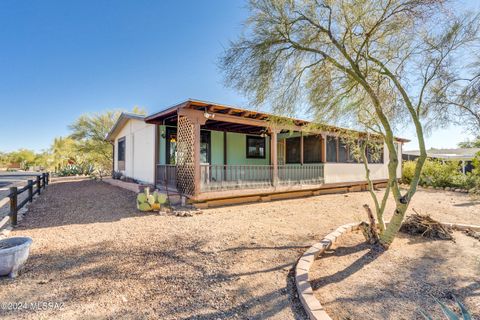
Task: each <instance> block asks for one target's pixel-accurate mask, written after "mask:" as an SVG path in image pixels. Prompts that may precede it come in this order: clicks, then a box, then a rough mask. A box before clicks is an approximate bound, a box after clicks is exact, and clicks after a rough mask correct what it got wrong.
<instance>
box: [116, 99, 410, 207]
mask: <svg viewBox="0 0 480 320" xmlns="http://www.w3.org/2000/svg"><path fill="white" fill-rule="evenodd" d="M345 132H354V131H352V130H346V129H341V128H337V127H330V126H323V127H320V126H318V127H315V126H312V124H311V123H309V122H308V121H304V120H298V119H290V118H282V117H277V116H273V115H270V114H266V113H262V112H258V111H251V110H244V109H239V108H236V107H232V106H227V105H222V104H218V103H211V102H205V101H200V100H192V99H189V100H187V101H185V102H182V103H180V104H177V105H174V106H172V107H169V108H167V109H165V110H162V111H160V112H157V113H154V114H152V115H149V116H145V117H144V116H139V115H133V114H128V113H123V114H122V115H121V116H120V118H119V119H118V121H117V123H116V124H115V126H114V127H113V128H112V130H111V131H110V133H109V134H108V136H107V140H109V141H111V143H112V145H113V147H114V163H113V167H114V170H115V171H119V172H121V173H122V174H123V175H124V176H126V177H130V178H133V179H135V180H138V181H140V182H143V183H148V184H154V185H155V186H156V187H157V188H159V189H163V190H165V189H168V190H174V191H176V192H178V193H180V194H181V195H183V196H185V197H187V198H188V199H189V200H190V201H191V202H193V203H196V204H197V205H199V206H200V205H203V206H208V205H219V204H224V203H225V204H227V203H239V202H250V201H260V200H264V201H265V200H270V199H280V198H287V197H296V196H307V195H316V194H321V193H332V192H341V191H353V190H364V189H365V188H366V180H365V169H364V165H363V164H362V163H358V162H357V161H356V160H355V159H354V157H353V156H352V152H350V150H349V145H348V144H347V143H345V142H344V141H343V140H342V134H343V133H345ZM357 133H358V132H357ZM359 134H362V133H359ZM363 134H364V135H366V134H365V133H363ZM405 142H408V140H405V139H400V138H396V144H397V146H398V148H397V150H398V156H399V159H400V158H401V155H402V145H403V143H405ZM379 153H380V154H381V156H377V157H370V156H369V159H370V161H371V162H372V163H370V165H369V168H370V171H371V172H370V176H371V179H372V180H373V182H374V183H375V184H385V182H386V181H387V179H388V169H387V162H388V152H386V148H385V147H384V146H383V145H381V146H380V152H379ZM397 170H398V176H399V177H400V176H401V164H399V166H398V169H397Z"/></svg>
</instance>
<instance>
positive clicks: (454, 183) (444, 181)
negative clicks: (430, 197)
mask: <svg viewBox="0 0 480 320" xmlns="http://www.w3.org/2000/svg"><path fill="white" fill-rule="evenodd" d="M415 165H416V161H405V162H404V163H403V173H402V181H403V182H405V183H410V182H411V181H412V177H413V174H414V171H415ZM476 170H477V169H476ZM419 184H420V185H422V186H432V187H440V188H445V187H451V188H460V189H467V190H470V189H472V188H480V175H479V174H476V172H475V171H474V172H473V173H467V174H466V175H464V174H462V172H461V169H460V162H459V161H446V162H445V163H442V162H440V161H436V160H427V161H425V165H424V166H423V169H422V174H421V176H420V181H419Z"/></svg>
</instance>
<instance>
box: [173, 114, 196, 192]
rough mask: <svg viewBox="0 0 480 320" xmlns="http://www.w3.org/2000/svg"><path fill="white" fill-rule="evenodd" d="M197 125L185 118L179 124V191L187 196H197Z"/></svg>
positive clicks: (182, 117)
mask: <svg viewBox="0 0 480 320" xmlns="http://www.w3.org/2000/svg"><path fill="white" fill-rule="evenodd" d="M194 146H195V125H194V123H193V122H192V121H191V120H190V119H188V118H187V117H185V116H178V123H177V189H178V191H179V192H180V193H182V194H185V195H193V194H195V165H194V163H195V152H194V148H195V147H194Z"/></svg>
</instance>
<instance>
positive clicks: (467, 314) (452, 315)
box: [420, 298, 473, 320]
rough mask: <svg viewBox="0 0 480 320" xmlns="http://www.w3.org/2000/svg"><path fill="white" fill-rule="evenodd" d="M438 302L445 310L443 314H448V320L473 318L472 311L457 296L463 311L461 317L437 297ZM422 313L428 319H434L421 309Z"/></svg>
mask: <svg viewBox="0 0 480 320" xmlns="http://www.w3.org/2000/svg"><path fill="white" fill-rule="evenodd" d="M435 301H436V302H437V304H438V305H439V306H440V308H441V309H442V311H443V314H444V315H445V316H446V318H447V319H448V320H472V319H473V318H472V315H471V314H470V311H468V309H467V308H466V307H465V305H463V304H462V303H461V302H460V301H458V299H457V298H455V302H456V303H457V305H458V308H459V309H460V312H461V317H460V316H459V315H457V314H456V313H455V312H454V311H453V310H452V309H450V308H449V307H447V306H446V305H445V304H444V303H443V302H441V301H440V300H437V299H435ZM420 314H421V315H422V316H423V317H424V318H425V319H426V320H433V318H432V316H431V315H429V314H427V313H426V312H425V311H422V310H420Z"/></svg>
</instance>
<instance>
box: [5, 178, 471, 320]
mask: <svg viewBox="0 0 480 320" xmlns="http://www.w3.org/2000/svg"><path fill="white" fill-rule="evenodd" d="M134 200H135V193H133V192H131V191H127V190H124V189H121V188H118V187H113V186H110V185H108V184H106V183H104V182H98V181H92V180H88V179H86V180H84V181H67V182H61V181H59V182H54V183H53V184H51V185H49V187H48V188H47V190H46V192H44V193H43V194H42V196H41V197H39V198H38V199H37V200H36V201H35V202H34V203H33V204H32V205H31V206H30V208H29V212H28V213H27V215H26V216H25V218H24V220H22V221H21V222H20V223H19V225H18V227H17V228H15V229H14V231H13V232H12V234H11V236H29V237H31V238H33V239H34V242H33V245H32V247H31V255H30V258H29V260H28V263H27V264H26V266H25V268H24V270H23V272H22V273H21V276H20V277H18V278H17V279H15V280H11V279H8V278H2V279H1V280H0V287H1V290H0V301H2V302H4V303H9V302H12V303H19V302H22V301H25V302H34V301H50V302H52V303H57V304H58V305H57V306H58V307H57V308H46V309H45V310H32V309H31V308H30V309H29V308H26V309H24V310H6V309H3V310H0V313H1V317H2V319H38V318H44V319H72V318H82V317H85V316H86V315H88V317H89V318H92V317H93V318H99V319H100V318H101V319H116V318H118V317H122V316H123V317H128V318H161V319H187V318H188V319H218V318H228V319H266V318H272V319H306V314H305V313H304V311H303V308H302V306H301V304H300V302H299V300H298V298H297V296H296V289H295V285H294V283H293V268H294V265H295V264H296V261H297V259H298V258H299V257H300V256H301V254H302V253H303V252H304V251H305V250H306V249H307V248H308V247H309V246H310V245H312V244H313V243H315V242H317V241H318V240H319V239H321V238H322V237H323V236H325V235H326V234H327V233H329V232H330V231H332V230H333V229H335V228H336V227H338V226H339V225H342V224H345V223H350V222H356V221H360V220H363V218H364V212H363V209H362V204H363V203H364V202H365V201H367V202H368V201H369V200H370V198H369V197H368V195H367V194H366V193H365V192H355V193H348V194H333V195H322V196H317V197H309V198H302V199H293V200H283V201H274V202H268V203H256V204H246V205H238V206H229V207H222V208H215V209H206V210H203V212H202V213H201V214H197V215H194V216H193V217H176V216H172V215H165V214H162V215H159V214H156V213H141V212H139V211H137V209H136V208H135V201H134ZM411 207H412V208H414V209H415V210H417V211H419V212H422V213H425V214H427V213H428V214H430V215H432V217H434V218H436V219H438V220H441V221H448V222H458V223H464V222H466V221H468V222H469V223H471V224H477V225H480V215H479V214H478V212H479V209H480V203H478V202H475V201H472V200H471V198H470V197H469V196H468V195H467V194H462V193H455V192H446V191H443V190H442V191H437V190H420V191H419V192H418V193H417V195H416V197H415V198H414V200H413V202H412V206H411ZM389 211H392V208H391V207H389V208H387V212H389ZM359 237H360V236H358V235H357V236H355V237H353V238H351V239H350V240H348V241H347V242H345V243H340V244H339V246H338V247H337V248H336V249H335V250H333V251H331V252H330V253H329V254H328V255H327V256H325V258H322V259H319V260H318V261H317V262H316V264H317V266H318V268H316V269H315V271H313V272H312V273H311V277H312V279H314V282H313V285H314V286H315V290H316V295H317V297H319V298H320V299H321V300H323V301H322V302H323V303H325V307H326V309H327V310H328V311H334V312H335V313H334V314H332V317H333V318H334V319H349V318H348V316H347V314H348V313H349V312H357V311H358V312H360V311H361V312H362V313H361V314H365V317H364V318H362V316H355V317H354V319H380V318H381V319H399V318H398V317H396V316H398V314H403V315H404V316H405V319H411V318H415V312H416V309H417V307H418V306H423V305H422V301H423V300H424V299H428V297H425V296H423V294H425V295H428V294H430V293H439V294H440V295H439V297H441V298H445V299H451V298H450V296H449V295H450V294H455V295H456V296H457V297H459V298H461V299H462V300H463V299H465V303H467V304H468V306H470V307H471V312H472V314H474V315H477V316H478V315H479V309H478V290H479V288H478V282H476V283H475V282H474V279H473V278H472V277H473V276H474V275H475V270H478V269H474V268H475V267H477V268H478V261H477V264H476V265H475V259H478V257H476V256H472V255H471V253H472V252H473V251H472V250H473V248H469V247H468V246H472V245H476V246H477V247H476V248H477V249H476V250H478V245H479V244H480V242H478V241H477V243H476V244H475V242H474V241H473V240H474V239H473V238H468V239H467V238H466V236H464V235H461V234H459V235H458V237H457V238H458V240H457V243H456V244H453V243H447V242H443V241H433V242H430V241H427V240H422V239H421V238H419V239H418V238H415V239H409V238H406V237H405V236H402V235H400V236H399V237H398V239H397V240H395V241H396V242H394V245H393V247H392V248H391V249H390V250H388V251H387V252H385V253H384V257H380V258H379V259H378V260H377V261H373V262H372V264H370V265H366V266H362V267H361V268H358V267H355V265H357V264H358V261H359V260H362V259H363V260H365V259H367V260H368V259H369V258H368V254H369V253H368V250H369V248H368V246H367V245H364V244H361V238H359ZM462 244H466V245H467V246H466V247H465V246H463V247H462V249H461V250H460V251H459V252H458V256H457V255H455V254H454V253H452V251H451V250H454V249H455V246H460V245H462ZM444 246H447V247H449V248H450V249H448V250H447V251H445V252H443V251H442V248H443V247H444ZM351 248H355V250H353V251H352V249H351ZM399 248H406V249H401V250H400V251H399ZM408 248H415V249H417V248H418V250H414V251H409V250H408ZM442 252H443V253H442ZM477 252H478V251H477ZM399 255H401V256H399ZM430 255H433V258H432V259H429V257H430ZM463 258H468V259H467V260H465V259H463ZM331 259H335V260H336V262H335V264H334V266H335V267H334V268H323V267H322V263H324V262H328V261H329V260H331ZM383 259H385V260H388V261H389V263H388V264H387V265H384V266H383V267H381V268H380V269H378V270H377V271H375V268H376V266H378V264H382V262H384V261H385V260H383ZM452 259H453V260H452ZM337 260H338V261H337ZM402 261H403V263H405V262H406V261H409V262H418V263H419V264H420V266H422V268H416V269H415V270H413V271H412V270H411V269H410V268H411V267H412V266H414V264H407V265H404V264H402ZM396 262H399V265H398V266H397V264H396ZM460 262H461V263H460ZM459 263H460V264H461V265H462V267H461V268H460V269H457V270H456V271H455V268H453V266H455V265H458V264H459ZM392 264H395V265H392ZM397 267H398V268H397ZM405 269H408V270H410V271H411V274H409V275H414V277H411V278H410V279H409V280H408V281H409V282H403V281H402V279H398V280H397V281H396V282H392V283H395V284H394V288H395V293H391V294H394V295H395V297H403V298H401V299H400V300H399V301H402V302H401V303H402V310H398V309H395V308H383V307H382V306H377V305H375V307H373V308H369V310H368V312H366V313H363V312H365V308H366V307H365V305H366V304H368V305H370V301H369V300H368V299H369V298H372V297H375V294H378V290H382V288H383V285H385V286H389V285H390V284H389V283H387V282H388V281H389V280H391V279H390V278H386V279H385V281H386V282H385V283H382V284H381V286H379V287H376V288H370V291H365V290H366V289H365V286H367V287H369V285H368V282H365V281H363V280H362V279H365V278H367V279H368V278H369V276H370V275H371V274H372V273H375V272H381V271H382V272H383V271H384V272H385V277H392V278H395V277H396V276H397V273H396V270H398V272H399V273H400V272H404V271H405ZM448 272H450V273H448ZM446 273H448V275H449V277H448V278H443V277H444V275H445V274H446ZM335 274H336V276H335ZM476 275H478V273H477V274H476ZM328 279H331V281H329V280H328ZM416 279H417V280H418V279H423V280H422V281H427V282H428V283H430V284H431V283H432V282H433V283H438V284H439V286H438V288H436V289H435V290H436V291H435V292H431V291H430V289H431V288H430V289H429V288H424V289H422V288H419V287H418V286H416V287H410V286H409V283H410V282H411V281H416ZM334 280H335V281H334ZM337 280H338V283H336V282H337ZM405 281H407V280H405ZM323 288H325V289H326V291H324V290H323ZM392 288H393V287H392ZM332 289H334V290H332ZM417 289H418V290H417ZM359 291H362V292H368V294H367V295H362V297H358V295H357V293H358V292H359ZM405 296H406V297H408V298H409V299H411V300H410V301H409V303H404V302H403V301H404V300H405V299H406V298H405ZM383 299H385V300H388V299H389V296H385V297H384V298H383ZM395 301H397V300H395ZM354 302H356V303H355V307H351V308H350V305H351V304H352V303H354ZM386 302H388V303H390V304H392V303H394V302H392V301H390V302H389V301H386ZM395 303H396V302H395ZM430 307H431V308H435V305H432V306H430ZM18 309H21V308H20V307H19V308H18ZM380 312H384V313H380ZM335 314H338V316H335ZM412 315H414V317H412Z"/></svg>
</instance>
